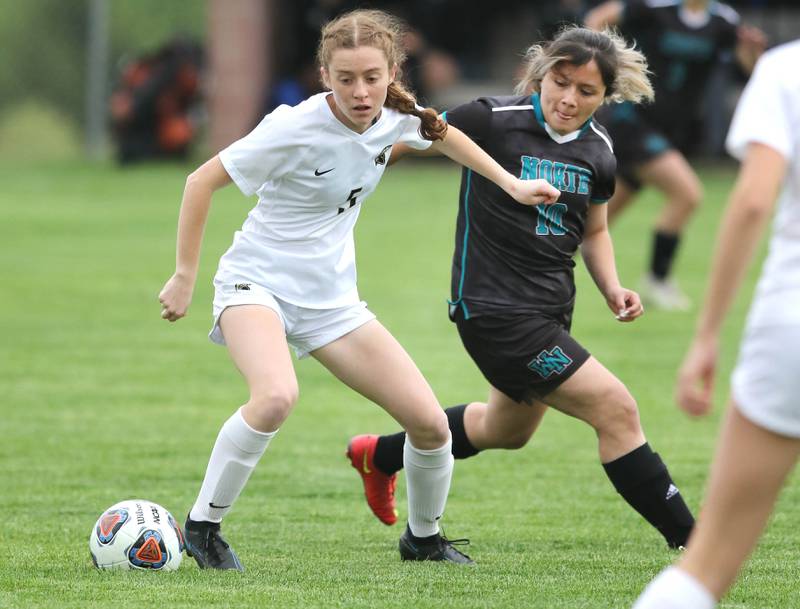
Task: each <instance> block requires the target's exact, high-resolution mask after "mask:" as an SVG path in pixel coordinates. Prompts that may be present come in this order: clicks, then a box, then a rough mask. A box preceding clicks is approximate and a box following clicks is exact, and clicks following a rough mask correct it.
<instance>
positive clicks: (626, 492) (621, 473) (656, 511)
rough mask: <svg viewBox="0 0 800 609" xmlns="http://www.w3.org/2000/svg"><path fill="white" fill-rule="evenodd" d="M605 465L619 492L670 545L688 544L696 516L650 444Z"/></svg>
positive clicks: (673, 546) (607, 473) (674, 546)
mask: <svg viewBox="0 0 800 609" xmlns="http://www.w3.org/2000/svg"><path fill="white" fill-rule="evenodd" d="M603 468H604V469H605V470H606V475H608V477H609V479H610V480H611V483H612V484H613V485H614V488H616V489H617V492H618V493H619V494H620V495H622V497H623V498H624V499H625V501H627V502H628V503H629V504H630V506H631V507H632V508H633V509H635V510H636V511H637V512H639V513H640V514H641V515H642V516H643V517H644V518H645V520H647V522H649V523H650V524H652V525H653V526H654V527H655V528H656V529H658V531H659V533H661V534H662V535H663V536H664V538H665V539H666V540H667V543H668V544H669V546H670V547H671V548H677V547H679V546H685V545H686V540H687V539H689V533H691V531H692V527H693V526H694V518H693V517H692V513H691V512H690V511H689V508H688V507H687V506H686V503H684V501H683V497H681V494H680V492H678V488H677V487H676V486H675V484H674V483H673V482H672V478H671V477H670V475H669V471H667V466H666V465H664V462H663V461H662V460H661V457H659V456H658V453H654V452H653V450H652V449H651V448H650V445H649V444H647V443H644V444H643V445H642V446H640V447H639V448H637V449H635V450H632V451H631V452H629V453H628V454H627V455H623V456H621V457H620V458H619V459H615V460H614V461H611V462H610V463H604V464H603Z"/></svg>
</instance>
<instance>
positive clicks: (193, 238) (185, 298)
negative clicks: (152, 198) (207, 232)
mask: <svg viewBox="0 0 800 609" xmlns="http://www.w3.org/2000/svg"><path fill="white" fill-rule="evenodd" d="M230 182H231V178H230V176H229V175H228V172H227V171H225V167H223V165H222V162H221V161H220V160H219V157H218V156H214V157H213V158H211V159H210V160H208V161H206V162H205V163H203V165H201V166H200V167H199V168H197V169H196V170H195V171H194V172H192V173H191V174H190V175H189V177H188V178H187V179H186V186H185V187H184V189H183V201H182V202H181V211H180V216H179V218H178V244H177V251H176V255H175V273H174V274H173V275H172V277H170V278H169V280H168V281H167V283H166V284H164V287H163V289H162V290H161V293H160V294H159V295H158V300H159V302H160V303H161V317H163V318H164V319H167V320H169V321H177V320H178V319H180V318H181V317H183V316H184V315H186V310H187V309H188V308H189V304H190V303H191V302H192V292H193V291H194V284H195V280H196V279H197V266H198V264H199V262H200V245H201V244H202V242H203V230H204V228H205V225H206V219H207V218H208V210H209V208H210V207H211V196H212V195H213V194H214V192H215V191H216V190H218V189H220V188H222V187H223V186H225V185H226V184H230Z"/></svg>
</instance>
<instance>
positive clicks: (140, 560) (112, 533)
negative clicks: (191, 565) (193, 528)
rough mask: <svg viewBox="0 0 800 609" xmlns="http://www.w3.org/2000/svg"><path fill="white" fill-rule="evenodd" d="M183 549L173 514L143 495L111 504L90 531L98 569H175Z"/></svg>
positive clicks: (91, 546)
mask: <svg viewBox="0 0 800 609" xmlns="http://www.w3.org/2000/svg"><path fill="white" fill-rule="evenodd" d="M183 550H184V542H183V531H181V528H180V526H178V523H177V522H175V519H174V518H173V517H172V514H170V513H169V512H168V511H167V510H165V509H164V508H163V507H161V506H160V505H158V504H157V503H153V502H152V501H144V500H142V499H129V500H128V501H120V502H119V503H116V504H114V505H112V506H111V507H110V508H108V509H107V510H106V511H105V512H103V514H102V515H101V516H100V518H98V520H97V522H96V523H95V525H94V527H92V533H91V535H89V552H91V554H92V561H93V562H94V565H95V567H97V568H98V569H147V570H155V571H174V570H175V569H177V568H178V566H180V564H181V559H182V558H183Z"/></svg>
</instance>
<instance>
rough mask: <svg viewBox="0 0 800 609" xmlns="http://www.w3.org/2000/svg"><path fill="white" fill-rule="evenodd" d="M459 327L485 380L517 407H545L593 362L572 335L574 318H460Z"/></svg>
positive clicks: (523, 315)
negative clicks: (548, 399) (535, 404)
mask: <svg viewBox="0 0 800 609" xmlns="http://www.w3.org/2000/svg"><path fill="white" fill-rule="evenodd" d="M455 322H456V326H457V327H458V333H459V335H460V336H461V342H462V343H463V345H464V348H465V349H466V350H467V353H469V355H470V357H471V358H472V360H473V361H474V362H475V363H476V364H477V365H478V368H479V369H480V371H481V372H482V373H483V376H484V377H485V378H486V380H487V381H489V383H491V385H492V386H493V387H495V388H496V389H499V390H500V391H502V392H503V393H505V394H506V395H507V396H508V397H510V398H511V399H512V400H514V401H516V402H525V403H526V404H532V402H533V400H543V401H545V402H546V400H545V397H546V396H547V394H549V393H551V392H553V391H554V390H555V389H557V388H558V387H559V386H560V385H561V383H563V382H564V381H566V380H567V379H568V378H569V377H571V376H572V375H573V374H574V373H575V372H576V371H577V370H578V368H580V367H581V366H582V365H583V364H584V362H586V360H587V359H589V352H588V351H587V350H586V349H584V348H583V347H582V346H581V345H580V344H579V343H578V342H577V341H576V340H575V339H574V338H572V336H570V334H569V327H570V322H571V314H564V315H556V316H550V315H544V314H541V313H516V314H511V315H479V316H478V317H470V318H469V319H464V317H463V315H457V316H456V319H455Z"/></svg>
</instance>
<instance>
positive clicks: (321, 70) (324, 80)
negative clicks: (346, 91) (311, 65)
mask: <svg viewBox="0 0 800 609" xmlns="http://www.w3.org/2000/svg"><path fill="white" fill-rule="evenodd" d="M319 75H320V77H321V78H322V84H323V85H325V88H326V89H332V88H333V87H331V78H330V75H329V74H328V70H326V69H325V66H320V68H319Z"/></svg>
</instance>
